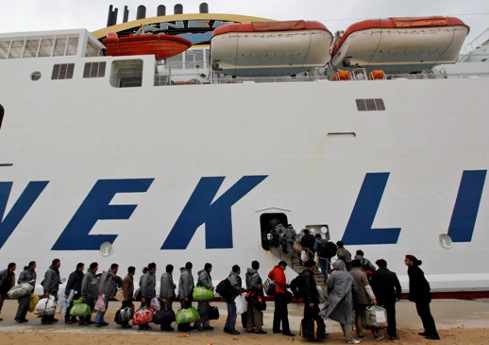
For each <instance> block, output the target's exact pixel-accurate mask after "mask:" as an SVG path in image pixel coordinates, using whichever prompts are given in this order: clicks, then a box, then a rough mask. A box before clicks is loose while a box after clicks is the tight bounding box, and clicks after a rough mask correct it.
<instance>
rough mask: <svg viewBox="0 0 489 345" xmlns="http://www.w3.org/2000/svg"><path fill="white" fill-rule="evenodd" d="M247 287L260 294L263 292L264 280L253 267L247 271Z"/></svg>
mask: <svg viewBox="0 0 489 345" xmlns="http://www.w3.org/2000/svg"><path fill="white" fill-rule="evenodd" d="M246 289H248V290H250V291H252V292H256V293H259V294H262V293H263V282H262V279H261V277H260V274H259V273H258V271H257V270H255V269H253V268H248V270H247V271H246Z"/></svg>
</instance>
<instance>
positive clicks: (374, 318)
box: [366, 305, 387, 328]
mask: <svg viewBox="0 0 489 345" xmlns="http://www.w3.org/2000/svg"><path fill="white" fill-rule="evenodd" d="M366 322H367V326H368V327H374V328H384V327H387V312H386V310H385V309H384V308H382V307H379V306H377V305H373V306H371V307H368V308H367V316H366Z"/></svg>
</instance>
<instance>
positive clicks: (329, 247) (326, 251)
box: [318, 241, 338, 259]
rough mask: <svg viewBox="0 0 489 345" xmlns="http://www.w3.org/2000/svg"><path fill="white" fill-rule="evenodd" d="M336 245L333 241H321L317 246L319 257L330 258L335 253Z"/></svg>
mask: <svg viewBox="0 0 489 345" xmlns="http://www.w3.org/2000/svg"><path fill="white" fill-rule="evenodd" d="M337 250H338V247H337V246H336V244H334V243H333V242H327V241H322V242H321V246H320V247H319V253H318V255H319V257H322V258H328V259H331V258H332V257H334V256H335V255H336V251H337Z"/></svg>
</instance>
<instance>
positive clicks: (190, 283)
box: [178, 262, 194, 309]
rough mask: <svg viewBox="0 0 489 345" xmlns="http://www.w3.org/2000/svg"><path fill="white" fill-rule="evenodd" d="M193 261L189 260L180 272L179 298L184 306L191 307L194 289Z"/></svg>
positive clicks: (184, 307)
mask: <svg viewBox="0 0 489 345" xmlns="http://www.w3.org/2000/svg"><path fill="white" fill-rule="evenodd" d="M192 267H193V265H192V263H191V262H187V263H186V264H185V268H184V269H183V270H182V273H181V274H180V280H179V281H178V298H179V299H180V303H181V304H182V308H183V309H186V308H190V307H191V306H192V292H193V290H194V277H193V276H192Z"/></svg>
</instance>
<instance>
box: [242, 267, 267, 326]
mask: <svg viewBox="0 0 489 345" xmlns="http://www.w3.org/2000/svg"><path fill="white" fill-rule="evenodd" d="M259 269H260V263H259V262H258V261H253V262H252V263H251V268H248V271H247V272H246V289H247V290H248V311H247V313H246V331H247V332H249V333H256V334H266V333H267V332H265V331H264V330H263V308H264V307H265V304H264V303H265V302H264V293H263V281H262V279H261V277H260V274H259V273H258V270H259Z"/></svg>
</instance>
